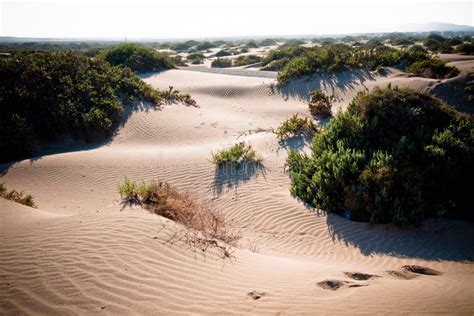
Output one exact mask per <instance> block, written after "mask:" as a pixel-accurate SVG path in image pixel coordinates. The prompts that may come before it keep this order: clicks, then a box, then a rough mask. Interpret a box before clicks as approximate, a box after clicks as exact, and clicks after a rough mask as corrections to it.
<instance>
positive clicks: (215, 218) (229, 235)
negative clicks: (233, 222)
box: [117, 178, 240, 257]
mask: <svg viewBox="0 0 474 316" xmlns="http://www.w3.org/2000/svg"><path fill="white" fill-rule="evenodd" d="M117 189H118V192H119V194H120V196H121V197H122V199H123V201H124V202H125V203H129V204H137V205H141V206H142V207H143V208H145V209H146V210H148V211H149V212H151V213H154V214H156V215H160V216H163V217H166V218H168V219H170V220H172V221H175V222H177V223H179V224H181V225H183V226H184V228H185V232H184V237H185V241H186V242H187V243H188V244H190V245H191V246H193V247H197V248H199V249H201V250H205V249H206V248H208V247H209V246H214V247H217V248H218V249H221V250H222V251H223V254H224V256H225V257H229V256H230V253H229V250H228V248H227V247H226V245H223V244H220V243H219V242H224V243H227V244H230V245H235V243H236V242H237V241H238V240H239V239H240V235H239V233H238V232H236V231H234V230H233V229H232V228H231V227H230V226H229V225H228V224H227V223H226V222H225V217H224V214H223V213H222V212H219V211H216V210H213V209H211V208H210V207H209V206H208V204H207V203H205V202H199V201H197V200H196V198H195V197H194V196H193V195H192V194H190V193H188V192H180V191H179V190H178V189H177V188H176V187H174V186H173V185H171V184H169V183H167V182H162V181H153V182H149V183H145V182H140V183H137V182H135V181H131V180H129V179H128V178H125V180H124V182H123V183H121V184H119V186H118V188H117Z"/></svg>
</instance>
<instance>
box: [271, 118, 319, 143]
mask: <svg viewBox="0 0 474 316" xmlns="http://www.w3.org/2000/svg"><path fill="white" fill-rule="evenodd" d="M316 131H317V128H316V126H315V125H314V123H313V120H311V119H310V118H307V117H298V114H295V115H293V116H292V117H290V118H289V119H287V120H285V121H284V122H283V123H281V125H280V126H279V127H278V128H277V129H276V130H274V131H273V132H274V133H275V135H276V136H277V137H278V139H279V140H285V139H288V138H290V137H294V136H297V135H305V136H307V137H310V136H313V134H314V133H315V132H316Z"/></svg>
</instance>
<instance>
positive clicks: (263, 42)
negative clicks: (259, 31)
mask: <svg viewBox="0 0 474 316" xmlns="http://www.w3.org/2000/svg"><path fill="white" fill-rule="evenodd" d="M276 44H277V41H276V40H274V39H272V38H266V39H264V40H261V41H260V42H259V43H258V45H259V46H273V45H276Z"/></svg>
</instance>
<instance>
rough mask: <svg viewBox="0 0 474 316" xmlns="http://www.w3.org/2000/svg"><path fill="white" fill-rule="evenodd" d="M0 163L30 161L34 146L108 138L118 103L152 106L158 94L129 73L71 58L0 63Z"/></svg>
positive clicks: (16, 56) (34, 56)
mask: <svg viewBox="0 0 474 316" xmlns="http://www.w3.org/2000/svg"><path fill="white" fill-rule="evenodd" d="M0 78H1V81H2V87H1V89H0V128H1V133H0V161H1V162H4V161H8V160H12V159H18V158H23V157H26V156H28V155H30V154H31V153H32V152H33V150H34V149H35V145H36V144H37V143H38V142H39V141H48V142H49V141H58V140H61V139H63V138H65V137H67V136H72V137H73V138H77V139H81V140H90V141H92V140H96V139H98V138H102V137H104V136H106V135H109V134H110V133H111V131H112V128H113V127H114V126H115V125H116V123H117V122H118V119H119V115H120V113H121V112H122V110H123V107H122V101H123V102H130V101H133V100H136V99H137V100H144V101H150V102H154V103H155V104H158V103H160V102H161V96H160V93H159V92H158V91H156V90H154V89H153V88H151V86H149V85H147V84H145V83H144V82H143V81H142V80H141V79H140V78H139V77H137V76H136V75H135V74H134V73H133V72H132V71H131V70H130V69H129V68H122V67H112V66H110V64H108V63H107V62H105V61H103V60H102V59H97V58H95V59H91V58H88V57H86V56H84V55H80V54H78V53H72V52H48V53H13V54H12V55H10V56H8V57H3V58H0Z"/></svg>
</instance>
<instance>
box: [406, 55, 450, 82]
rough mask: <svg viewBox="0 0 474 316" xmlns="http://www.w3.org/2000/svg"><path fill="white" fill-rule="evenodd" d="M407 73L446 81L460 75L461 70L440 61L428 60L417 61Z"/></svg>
mask: <svg viewBox="0 0 474 316" xmlns="http://www.w3.org/2000/svg"><path fill="white" fill-rule="evenodd" d="M406 71H408V72H411V73H413V74H415V75H417V76H420V77H425V78H436V79H445V78H451V77H455V76H457V75H458V74H459V69H457V68H456V67H452V66H446V64H445V62H443V61H442V60H439V59H428V60H424V61H417V62H414V63H413V64H411V65H410V66H409V67H408V68H407V69H406Z"/></svg>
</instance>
